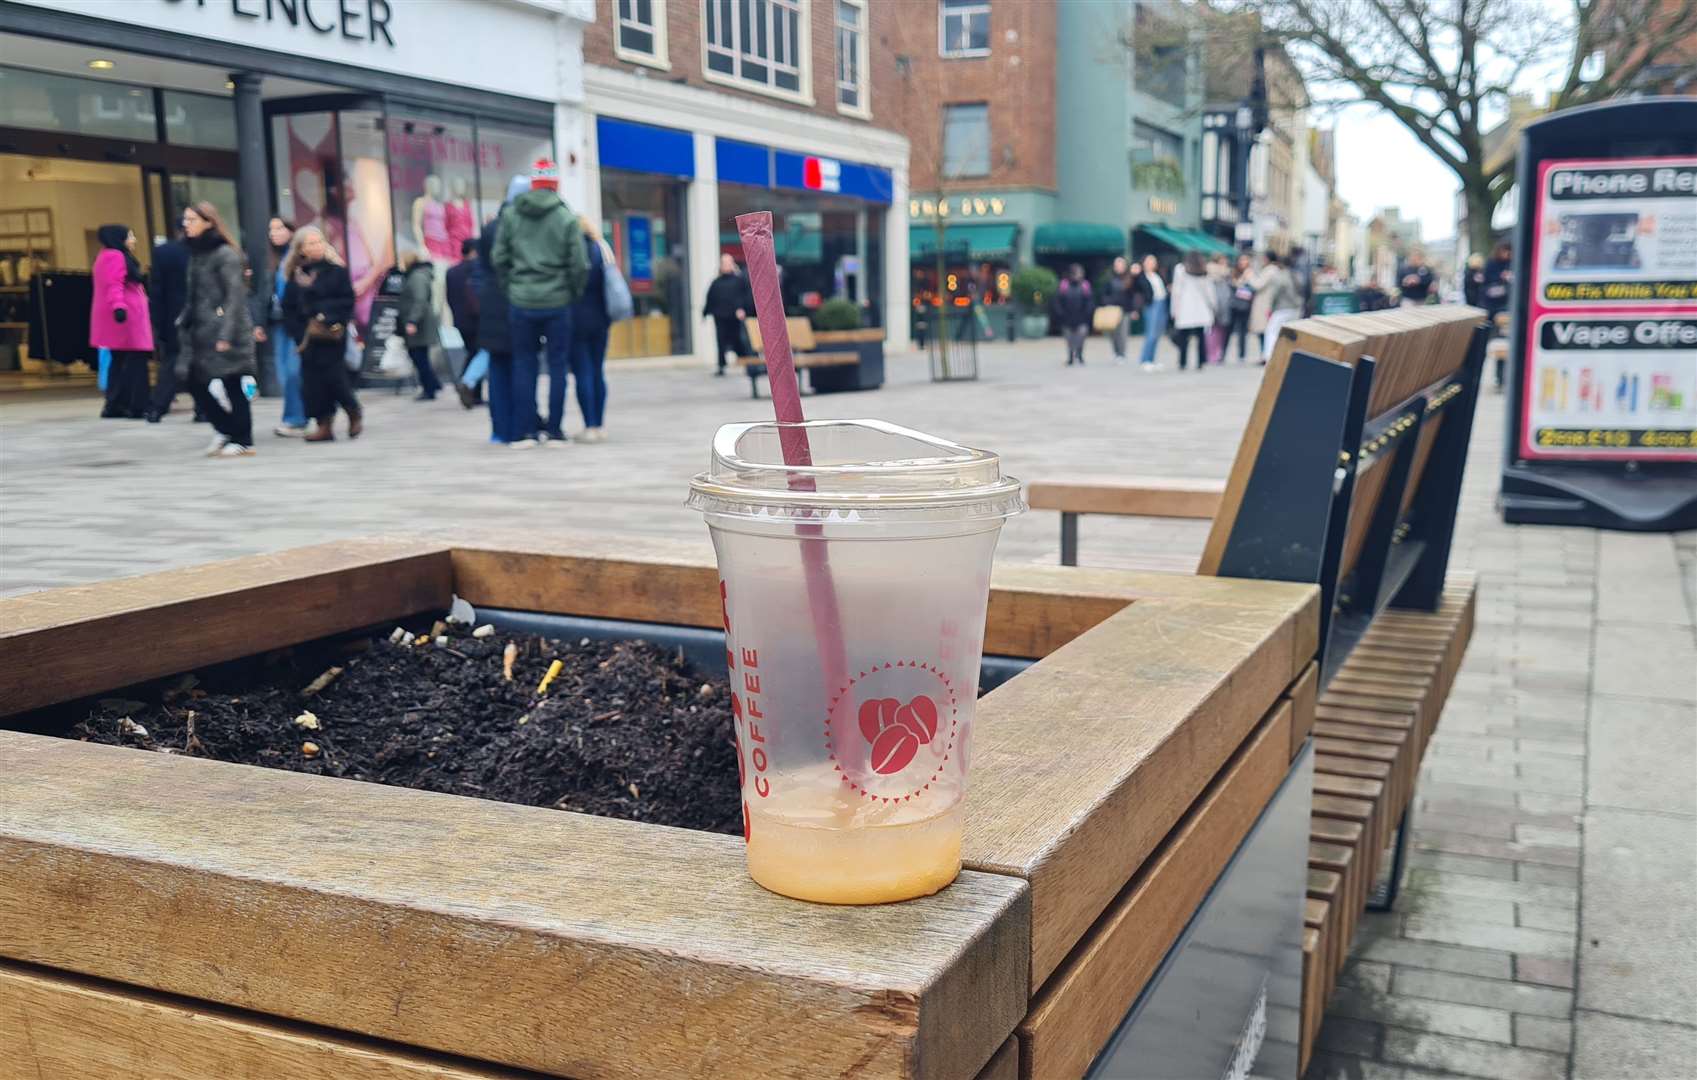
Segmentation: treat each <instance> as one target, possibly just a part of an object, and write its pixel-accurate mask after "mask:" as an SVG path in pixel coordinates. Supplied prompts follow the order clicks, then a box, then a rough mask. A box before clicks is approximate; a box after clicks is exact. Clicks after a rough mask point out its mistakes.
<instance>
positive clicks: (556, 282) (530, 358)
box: [490, 158, 589, 449]
mask: <svg viewBox="0 0 1697 1080" xmlns="http://www.w3.org/2000/svg"><path fill="white" fill-rule="evenodd" d="M490 262H491V263H492V264H493V267H494V270H495V276H496V279H497V280H498V281H499V282H500V284H501V289H502V291H503V292H505V293H506V296H507V303H508V305H509V308H510V315H509V323H510V326H511V329H512V338H513V363H512V380H513V381H512V395H511V403H512V429H513V430H512V443H511V445H512V446H514V447H515V448H518V449H526V448H529V447H533V446H535V445H537V443H538V441H541V442H544V443H546V444H548V445H553V446H564V445H565V444H566V429H565V408H566V371H567V368H568V365H569V362H570V357H571V344H572V304H573V303H575V302H576V301H577V298H578V297H579V296H581V295H583V286H584V282H585V281H586V280H587V279H588V277H589V257H588V255H587V254H586V253H585V252H584V247H583V231H582V229H581V228H580V226H579V225H578V220H577V215H576V214H573V213H572V211H571V208H570V207H568V206H567V205H566V203H565V200H564V199H562V198H560V168H559V166H558V165H556V164H555V163H554V162H553V161H551V160H549V159H548V158H542V159H540V160H538V161H537V162H536V164H535V165H534V166H532V168H531V171H530V190H529V191H527V192H525V193H524V194H522V195H520V196H518V197H517V198H515V199H514V200H513V201H512V204H511V205H510V206H509V207H508V208H507V211H506V213H504V214H502V215H501V217H500V225H499V226H498V228H497V229H496V232H495V247H494V250H493V252H491V259H490ZM539 339H541V340H543V341H546V342H547V349H548V423H547V425H546V426H543V425H542V423H541V421H540V418H539V417H538V416H537V414H536V381H537V375H538V367H539V360H540V355H541V348H540V346H539Z"/></svg>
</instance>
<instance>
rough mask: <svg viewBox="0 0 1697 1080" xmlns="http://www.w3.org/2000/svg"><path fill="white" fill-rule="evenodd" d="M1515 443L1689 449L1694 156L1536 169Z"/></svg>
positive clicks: (1635, 455)
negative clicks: (1518, 432)
mask: <svg viewBox="0 0 1697 1080" xmlns="http://www.w3.org/2000/svg"><path fill="white" fill-rule="evenodd" d="M1535 220H1536V223H1537V232H1536V234H1535V240H1534V250H1533V252H1532V259H1531V270H1532V274H1533V280H1532V281H1531V282H1530V288H1529V290H1528V308H1527V312H1528V315H1529V317H1530V323H1529V326H1530V333H1529V334H1528V336H1527V339H1526V358H1527V363H1526V376H1525V381H1524V384H1523V390H1522V393H1523V397H1522V401H1521V409H1522V413H1521V416H1522V423H1521V446H1520V452H1521V454H1522V456H1523V457H1525V458H1527V459H1538V458H1592V459H1597V458H1601V459H1607V458H1625V459H1630V460H1636V461H1643V460H1652V459H1654V460H1673V461H1697V156H1670V157H1655V158H1626V159H1621V160H1616V161H1608V160H1598V159H1572V160H1562V159H1558V160H1549V161H1544V162H1542V163H1540V165H1539V170H1538V200H1537V212H1536V215H1535Z"/></svg>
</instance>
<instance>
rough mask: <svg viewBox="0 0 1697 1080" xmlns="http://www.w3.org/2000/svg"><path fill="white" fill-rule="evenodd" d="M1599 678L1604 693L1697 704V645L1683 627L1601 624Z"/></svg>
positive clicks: (1598, 686) (1596, 685)
mask: <svg viewBox="0 0 1697 1080" xmlns="http://www.w3.org/2000/svg"><path fill="white" fill-rule="evenodd" d="M1594 680H1595V681H1594V683H1593V689H1594V690H1595V691H1596V692H1597V693H1599V694H1608V695H1611V696H1617V697H1629V698H1633V697H1639V698H1657V699H1659V700H1662V701H1683V702H1692V703H1697V645H1693V643H1692V640H1691V632H1690V631H1689V630H1688V629H1685V628H1683V627H1667V626H1639V625H1636V624H1631V623H1602V624H1599V626H1598V630H1597V668H1596V672H1595V675H1594Z"/></svg>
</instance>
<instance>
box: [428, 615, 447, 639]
mask: <svg viewBox="0 0 1697 1080" xmlns="http://www.w3.org/2000/svg"><path fill="white" fill-rule="evenodd" d="M447 632H448V624H447V623H445V622H443V621H442V620H441V619H437V620H436V621H435V622H433V623H431V624H430V636H431V637H441V636H442V635H443V634H446V633H447Z"/></svg>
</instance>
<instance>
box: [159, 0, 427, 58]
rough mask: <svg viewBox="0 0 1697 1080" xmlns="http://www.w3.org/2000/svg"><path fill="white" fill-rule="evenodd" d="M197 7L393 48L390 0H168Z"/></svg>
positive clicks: (170, 2)
mask: <svg viewBox="0 0 1697 1080" xmlns="http://www.w3.org/2000/svg"><path fill="white" fill-rule="evenodd" d="M165 3H167V4H176V5H181V6H184V7H192V8H197V9H202V10H204V9H207V8H213V9H216V8H228V9H229V11H230V14H231V15H232V16H234V17H236V18H238V19H252V20H254V21H255V22H266V23H276V24H279V25H284V24H286V25H288V26H290V27H294V28H298V29H310V30H314V31H317V32H318V33H320V34H336V33H338V32H339V33H340V35H341V37H342V38H343V39H345V40H347V41H363V42H368V43H370V44H376V43H377V42H379V41H381V42H382V43H383V44H385V45H387V46H389V48H391V49H393V48H394V47H395V39H394V37H393V36H392V35H391V34H390V30H389V22H390V19H391V18H392V13H391V12H390V10H389V0H165Z"/></svg>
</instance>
